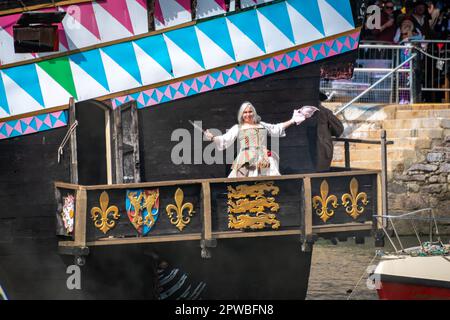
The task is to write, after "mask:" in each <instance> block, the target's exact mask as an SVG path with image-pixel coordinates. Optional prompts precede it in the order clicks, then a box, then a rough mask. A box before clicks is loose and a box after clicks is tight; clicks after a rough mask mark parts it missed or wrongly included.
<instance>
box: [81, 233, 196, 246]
mask: <svg viewBox="0 0 450 320" xmlns="http://www.w3.org/2000/svg"><path fill="white" fill-rule="evenodd" d="M201 238H202V236H201V234H200V233H190V234H180V235H166V236H153V237H141V238H112V239H111V238H105V239H100V240H96V241H90V242H88V243H86V245H87V246H88V247H91V246H110V245H123V244H140V243H157V242H158V243H160V242H175V241H194V240H200V239H201Z"/></svg>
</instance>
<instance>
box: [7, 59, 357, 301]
mask: <svg viewBox="0 0 450 320" xmlns="http://www.w3.org/2000/svg"><path fill="white" fill-rule="evenodd" d="M339 59H344V60H345V59H350V60H352V59H354V53H349V54H347V55H342V56H341V57H336V58H333V59H327V62H330V61H334V60H336V61H338V60H339ZM320 66H321V64H320V63H312V64H309V65H307V66H304V67H299V68H296V69H292V70H289V71H285V72H280V73H276V74H273V75H271V76H267V77H263V78H260V79H257V80H254V81H249V82H246V83H243V84H239V85H237V86H232V87H229V88H224V89H221V90H217V91H213V92H211V93H208V94H202V95H197V96H194V97H192V98H186V99H181V100H179V101H174V102H170V103H167V104H163V105H161V106H158V107H157V108H153V109H152V108H147V109H143V110H139V113H140V114H139V116H140V121H141V120H142V123H143V125H142V126H140V131H141V132H140V136H141V140H142V141H141V159H142V161H141V163H142V164H143V165H142V168H141V176H142V180H143V181H160V180H170V179H181V178H190V179H192V178H214V177H224V176H226V173H227V171H228V167H227V166H226V165H216V166H207V165H195V166H194V165H185V166H178V167H176V166H174V165H173V164H172V163H171V162H170V161H169V159H170V149H171V146H168V145H167V141H170V132H172V130H173V129H174V128H175V127H183V126H185V127H186V128H190V129H191V130H192V128H191V127H190V125H189V124H188V123H187V120H188V119H192V120H196V119H203V120H204V121H205V123H206V122H207V124H205V125H207V126H209V127H217V128H220V129H222V130H224V129H225V128H227V127H229V126H231V125H232V124H233V123H234V122H235V114H236V111H237V109H238V107H239V105H240V103H242V102H243V101H244V100H250V101H252V102H254V104H255V105H256V107H257V109H258V112H260V114H261V115H262V117H263V119H264V120H265V121H267V122H279V121H285V120H287V119H289V117H290V116H291V114H292V109H293V108H294V107H296V106H298V105H305V104H316V103H317V102H318V100H319V79H320ZM212 105H217V106H216V107H215V108H212V107H211V106H212ZM80 114H81V116H83V115H82V113H80ZM85 116H88V117H89V116H90V117H93V116H94V115H93V113H87V114H86V115H85ZM81 120H82V119H81ZM181 120H183V121H184V122H182V123H181V122H180V121H181ZM309 120H310V122H308V123H305V125H304V126H299V127H293V128H290V129H289V130H290V131H289V132H288V133H287V134H288V137H287V138H286V140H284V141H282V142H281V146H280V153H281V155H282V159H285V160H284V162H282V166H281V171H282V173H285V174H286V173H304V172H314V171H315V167H314V163H315V154H314V150H315V140H314V138H313V137H314V136H315V134H316V131H315V128H316V127H315V123H314V119H312V118H311V119H309ZM79 121H80V120H79ZM80 122H81V121H80ZM85 123H86V122H85ZM180 123H181V124H180ZM146 124H148V125H146ZM81 126H82V125H80V128H82V127H81ZM94 129H95V130H103V129H99V128H92V130H94ZM86 130H87V131H86V132H84V133H80V132H79V133H78V137H79V138H82V139H84V141H81V143H84V145H83V147H84V149H81V150H79V151H80V152H79V154H78V157H79V158H78V159H79V169H80V172H79V176H80V181H79V183H80V184H87V183H89V184H101V183H105V181H104V180H105V179H106V178H105V176H106V175H105V173H104V172H99V168H104V167H105V166H104V165H102V166H95V165H92V164H95V163H96V162H98V163H100V162H101V163H104V161H105V155H104V152H103V151H102V150H103V148H104V146H101V147H99V145H98V141H97V142H96V141H94V140H95V139H96V138H95V139H94V138H93V137H97V136H96V135H95V134H96V133H94V132H88V129H86ZM66 132H67V128H60V129H55V130H52V131H46V132H41V133H36V134H32V135H27V136H22V137H18V138H13V139H8V140H2V141H0V168H1V172H2V173H1V182H0V200H1V203H2V205H1V206H0V285H1V287H3V289H4V291H5V293H6V294H7V296H8V298H9V299H98V298H103V299H128V298H130V299H156V298H157V295H158V294H157V288H155V286H156V284H155V283H156V277H157V261H156V258H155V255H154V254H153V253H154V252H157V253H158V255H159V256H160V258H161V259H164V260H167V262H168V263H169V266H170V267H178V268H180V269H183V270H186V271H185V272H186V273H188V274H189V279H192V281H194V282H195V281H196V282H198V281H204V282H205V283H206V285H207V287H206V289H205V291H204V294H205V296H203V297H202V298H203V299H206V298H209V299H304V298H305V296H306V292H307V285H308V277H309V269H310V263H311V252H302V251H301V243H300V239H299V236H282V237H278V236H277V237H256V238H243V239H220V240H218V242H217V247H216V248H212V249H210V250H211V252H212V258H211V259H202V258H201V256H200V247H199V241H179V242H173V243H166V244H157V245H156V244H151V245H127V246H105V247H102V246H99V247H95V248H90V253H89V255H88V256H87V258H86V265H85V266H83V267H81V274H82V278H81V290H76V289H75V290H69V289H68V288H67V285H66V282H67V279H68V277H69V276H70V274H67V273H66V269H67V267H68V266H69V265H73V264H74V258H73V257H72V256H64V255H60V254H59V253H58V241H59V240H61V239H60V238H58V237H57V236H56V235H55V230H56V219H55V212H56V203H55V188H54V182H55V181H70V170H69V168H70V162H69V155H68V153H69V152H66V153H65V154H64V157H63V159H62V162H61V163H60V164H58V163H57V160H56V159H57V150H58V147H59V144H60V142H61V141H62V139H63V137H64V135H65V134H66ZM99 137H100V138H101V134H99ZM167 139H168V140H167ZM164 141H166V142H164ZM78 143H80V141H79V142H78ZM172 144H176V142H173V143H172ZM99 148H100V149H102V150H100V151H99V150H98V149H99ZM83 153H84V154H83ZM83 179H84V180H86V181H82V180H83ZM87 180H89V181H87Z"/></svg>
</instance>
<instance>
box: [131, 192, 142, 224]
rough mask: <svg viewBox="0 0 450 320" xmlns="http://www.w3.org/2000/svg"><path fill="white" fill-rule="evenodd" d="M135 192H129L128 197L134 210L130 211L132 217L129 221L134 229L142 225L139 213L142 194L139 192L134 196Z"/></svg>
mask: <svg viewBox="0 0 450 320" xmlns="http://www.w3.org/2000/svg"><path fill="white" fill-rule="evenodd" d="M136 195H137V192H129V193H128V199H129V200H130V203H131V205H132V206H133V207H134V211H130V216H131V217H132V220H131V223H132V224H133V226H134V227H135V228H136V229H139V227H140V226H142V223H143V222H142V216H141V215H140V210H141V201H142V197H143V196H144V194H143V193H141V194H139V197H136Z"/></svg>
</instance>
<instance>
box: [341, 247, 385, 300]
mask: <svg viewBox="0 0 450 320" xmlns="http://www.w3.org/2000/svg"><path fill="white" fill-rule="evenodd" d="M377 256H378V251H377V252H375V255H374V256H373V258H372V260H370V262H369V265H368V266H370V265H371V264H372V262H373V261H374V260H375V258H376V257H377ZM366 270H367V268H366ZM366 270H364V272H363V273H362V275H361V277H360V278H359V280H358V282H357V283H356V285H355V286H354V287H353V289H352V291H351V292H350V294H349V295H348V297H347V300H350V298H351V297H352V294H353V293H354V292H355V290H356V289H357V288H358V286H359V283H360V282H361V280H362V279H363V278H364V275H365V274H366Z"/></svg>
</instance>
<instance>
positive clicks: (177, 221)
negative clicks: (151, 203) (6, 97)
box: [166, 188, 194, 231]
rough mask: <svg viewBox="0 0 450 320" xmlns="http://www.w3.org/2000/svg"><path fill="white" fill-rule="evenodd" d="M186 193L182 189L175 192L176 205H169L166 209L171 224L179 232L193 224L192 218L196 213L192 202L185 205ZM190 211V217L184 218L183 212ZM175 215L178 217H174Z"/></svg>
mask: <svg viewBox="0 0 450 320" xmlns="http://www.w3.org/2000/svg"><path fill="white" fill-rule="evenodd" d="M183 200H184V193H183V190H181V189H180V188H178V189H177V191H176V192H175V204H176V206H175V205H173V204H169V205H168V206H167V207H166V212H167V215H168V216H169V219H170V223H171V224H173V225H175V226H176V227H177V228H178V230H180V231H183V229H184V227H185V226H186V225H188V224H189V222H191V218H190V217H192V215H193V213H194V205H193V204H192V203H190V202H186V203H185V204H183ZM185 209H188V216H186V217H185V216H183V211H184V210H185ZM174 214H176V216H175V217H174Z"/></svg>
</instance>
